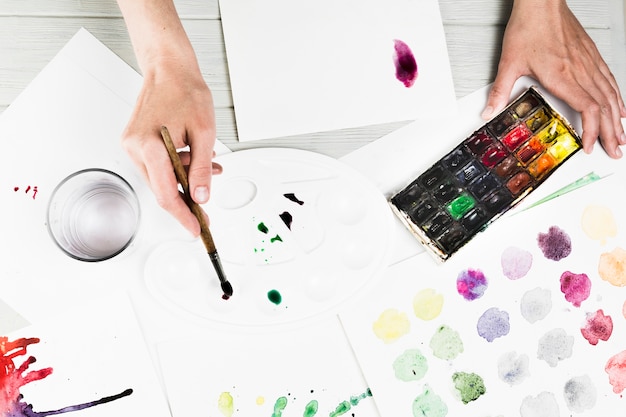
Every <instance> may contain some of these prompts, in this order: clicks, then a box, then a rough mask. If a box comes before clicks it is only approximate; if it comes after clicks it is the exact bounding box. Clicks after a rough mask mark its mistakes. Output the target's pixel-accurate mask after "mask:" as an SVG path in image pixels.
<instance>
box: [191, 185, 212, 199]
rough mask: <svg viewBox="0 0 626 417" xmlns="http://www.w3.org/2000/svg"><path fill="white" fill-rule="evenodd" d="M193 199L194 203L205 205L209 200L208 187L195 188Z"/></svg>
mask: <svg viewBox="0 0 626 417" xmlns="http://www.w3.org/2000/svg"><path fill="white" fill-rule="evenodd" d="M193 199H194V200H196V203H206V202H207V201H208V200H209V187H204V186H201V187H196V189H195V191H194V194H193Z"/></svg>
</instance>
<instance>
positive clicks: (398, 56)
mask: <svg viewBox="0 0 626 417" xmlns="http://www.w3.org/2000/svg"><path fill="white" fill-rule="evenodd" d="M393 49H394V54H393V63H394V65H395V67H396V78H397V79H398V81H400V82H401V83H402V84H404V86H405V87H407V88H409V87H413V84H415V80H417V76H418V68H417V61H416V60H415V56H414V55H413V51H411V48H409V45H407V44H406V43H404V42H403V41H401V40H398V39H395V40H394V41H393Z"/></svg>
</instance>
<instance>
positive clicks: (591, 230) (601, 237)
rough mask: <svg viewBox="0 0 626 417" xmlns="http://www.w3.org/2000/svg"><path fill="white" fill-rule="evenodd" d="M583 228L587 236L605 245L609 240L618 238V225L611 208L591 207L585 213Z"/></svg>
mask: <svg viewBox="0 0 626 417" xmlns="http://www.w3.org/2000/svg"><path fill="white" fill-rule="evenodd" d="M581 223H582V228H583V231H584V232H585V234H587V236H589V238H591V239H593V240H598V241H600V244H602V245H604V244H606V242H607V239H608V238H610V237H615V236H617V223H616V222H615V217H614V216H613V212H612V211H611V209H610V208H608V207H604V206H597V205H590V206H587V207H585V210H584V211H583V215H582V219H581Z"/></svg>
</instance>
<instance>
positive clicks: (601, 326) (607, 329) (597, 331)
mask: <svg viewBox="0 0 626 417" xmlns="http://www.w3.org/2000/svg"><path fill="white" fill-rule="evenodd" d="M580 332H581V333H582V335H583V337H584V338H585V339H587V341H588V342H589V343H590V344H592V345H594V346H595V345H597V344H598V341H600V340H604V341H605V342H606V341H607V340H609V337H611V334H612V333H613V319H611V316H605V315H604V311H602V310H601V309H600V310H598V311H596V312H595V313H587V318H586V323H585V327H583V328H581V329H580Z"/></svg>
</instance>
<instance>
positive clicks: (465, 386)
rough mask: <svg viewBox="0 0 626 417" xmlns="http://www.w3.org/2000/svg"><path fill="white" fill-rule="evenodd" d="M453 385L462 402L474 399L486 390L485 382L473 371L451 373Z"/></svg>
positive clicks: (465, 402)
mask: <svg viewBox="0 0 626 417" xmlns="http://www.w3.org/2000/svg"><path fill="white" fill-rule="evenodd" d="M452 382H454V387H455V388H456V390H457V391H458V392H459V394H460V395H461V401H463V404H467V403H470V402H472V401H476V400H477V399H478V398H479V397H480V396H481V395H483V394H484V393H486V392H487V388H486V387H485V382H484V381H483V379H482V378H481V377H480V375H477V374H475V373H467V372H455V373H454V374H453V375H452Z"/></svg>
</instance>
